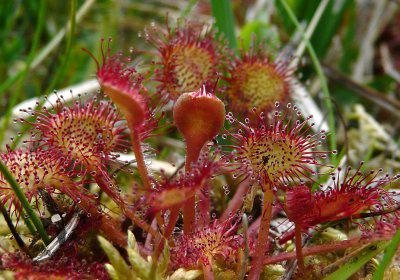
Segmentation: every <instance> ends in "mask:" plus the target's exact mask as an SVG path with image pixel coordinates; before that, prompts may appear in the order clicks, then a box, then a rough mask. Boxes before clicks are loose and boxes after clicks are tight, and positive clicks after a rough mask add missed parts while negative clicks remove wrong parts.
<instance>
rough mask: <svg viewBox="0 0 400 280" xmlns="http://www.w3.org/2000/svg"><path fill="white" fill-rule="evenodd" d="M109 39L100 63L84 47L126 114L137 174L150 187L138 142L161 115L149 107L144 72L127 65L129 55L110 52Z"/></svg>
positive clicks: (107, 91)
mask: <svg viewBox="0 0 400 280" xmlns="http://www.w3.org/2000/svg"><path fill="white" fill-rule="evenodd" d="M110 42H111V39H110V40H109V41H108V45H107V48H106V49H104V40H102V41H101V54H102V61H101V64H100V63H99V61H98V60H97V59H96V58H95V57H94V55H93V54H92V53H91V52H89V51H87V50H85V51H86V52H87V53H89V55H90V56H91V57H92V58H93V59H94V61H95V62H96V65H97V79H98V81H99V83H100V86H101V88H102V90H103V91H104V93H105V94H107V95H108V96H109V97H110V98H111V100H112V101H113V102H114V103H115V105H116V106H117V107H118V108H119V109H120V110H121V112H122V113H123V115H124V116H125V118H126V121H127V124H128V127H129V129H130V134H131V145H132V150H133V152H134V154H135V157H136V161H137V165H138V169H139V173H140V176H141V178H142V181H143V184H144V185H145V187H146V188H147V189H150V188H151V186H150V181H149V175H148V171H147V168H146V164H145V162H144V156H143V151H142V147H141V142H142V141H143V140H144V139H145V138H147V137H149V135H150V133H151V132H152V131H153V130H154V129H155V128H156V127H157V125H158V123H159V121H160V118H157V117H156V109H155V108H153V107H152V106H153V105H152V102H151V100H150V98H149V97H148V95H147V90H146V89H145V87H144V86H143V83H142V82H143V76H142V75H141V74H139V73H138V72H137V71H136V68H135V67H134V66H130V65H129V64H130V63H131V58H130V57H127V58H124V57H123V55H122V53H117V54H115V55H111V53H110V52H111V50H110ZM160 103H161V102H160Z"/></svg>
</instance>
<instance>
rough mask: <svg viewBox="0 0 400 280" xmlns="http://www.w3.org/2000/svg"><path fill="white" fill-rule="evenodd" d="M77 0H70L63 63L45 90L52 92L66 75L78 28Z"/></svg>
mask: <svg viewBox="0 0 400 280" xmlns="http://www.w3.org/2000/svg"><path fill="white" fill-rule="evenodd" d="M77 5H78V4H77V0H70V12H69V32H68V34H67V43H66V47H65V54H64V57H63V58H62V62H61V65H60V66H59V67H57V69H58V71H57V72H56V73H55V75H54V78H53V80H52V82H51V83H50V85H49V86H48V88H47V90H45V92H50V91H52V90H53V89H54V87H55V86H57V84H58V83H59V81H60V80H62V78H63V77H64V76H65V73H66V72H67V70H68V67H67V64H68V61H69V58H70V56H71V49H72V43H73V41H74V35H75V30H76V10H77Z"/></svg>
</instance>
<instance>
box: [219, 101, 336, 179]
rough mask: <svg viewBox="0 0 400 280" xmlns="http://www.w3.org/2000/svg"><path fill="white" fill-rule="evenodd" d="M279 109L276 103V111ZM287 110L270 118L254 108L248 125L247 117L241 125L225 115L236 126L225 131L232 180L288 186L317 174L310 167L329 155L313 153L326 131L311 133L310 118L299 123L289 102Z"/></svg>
mask: <svg viewBox="0 0 400 280" xmlns="http://www.w3.org/2000/svg"><path fill="white" fill-rule="evenodd" d="M278 107H279V103H276V105H275V108H278ZM287 109H288V110H287V111H284V113H282V112H281V111H274V112H273V115H272V117H268V116H266V115H265V114H264V113H263V112H261V113H259V114H258V113H257V112H256V110H255V109H253V113H254V114H255V115H256V117H257V119H256V120H255V121H254V122H251V121H250V120H249V119H248V118H246V119H245V122H244V123H242V122H240V121H238V120H237V119H235V118H234V117H233V115H232V113H228V115H227V119H228V121H229V122H230V123H231V124H233V125H235V126H236V127H239V128H238V130H237V131H236V132H228V135H229V136H230V139H231V140H232V145H230V146H227V147H228V148H231V149H232V151H231V152H230V153H228V154H227V155H225V158H226V159H227V161H228V162H229V164H230V166H231V168H232V171H233V172H234V175H235V177H237V176H239V177H241V178H242V180H245V179H248V178H249V179H251V180H252V181H253V182H255V181H258V182H259V183H260V184H261V185H263V184H265V183H268V184H271V185H272V186H274V187H287V186H288V185H289V184H290V183H292V182H299V181H300V182H301V181H304V180H305V179H311V175H316V171H315V169H314V168H313V166H315V167H318V166H320V165H321V164H320V163H319V162H318V161H317V158H318V157H320V158H326V157H327V155H328V154H329V152H325V151H318V150H316V148H317V147H319V146H320V145H321V144H322V140H324V139H325V137H326V136H325V132H324V131H320V132H318V133H313V132H312V131H311V130H312V127H313V126H314V123H311V124H310V123H309V121H310V120H311V118H312V116H310V117H307V118H306V119H305V120H301V113H300V112H299V111H298V109H297V107H296V106H292V105H291V104H290V103H289V104H288V105H287ZM222 137H223V138H227V135H226V134H224V135H223V136H222ZM333 153H336V152H335V151H334V152H333Z"/></svg>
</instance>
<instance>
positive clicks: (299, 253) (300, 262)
mask: <svg viewBox="0 0 400 280" xmlns="http://www.w3.org/2000/svg"><path fill="white" fill-rule="evenodd" d="M295 242H296V257H297V265H298V266H299V269H300V270H301V271H304V258H303V242H302V239H301V228H300V226H299V225H298V224H295Z"/></svg>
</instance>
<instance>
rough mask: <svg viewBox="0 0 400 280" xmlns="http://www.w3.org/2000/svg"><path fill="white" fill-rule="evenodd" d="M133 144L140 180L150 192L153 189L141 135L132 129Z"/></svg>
mask: <svg viewBox="0 0 400 280" xmlns="http://www.w3.org/2000/svg"><path fill="white" fill-rule="evenodd" d="M131 144H132V151H133V153H134V154H135V158H136V164H137V167H138V171H139V175H140V178H141V179H142V182H143V186H144V187H145V188H146V189H148V190H149V189H150V188H151V183H150V180H149V173H148V171H147V167H146V163H145V162H144V156H143V151H142V147H141V144H140V139H139V135H138V133H137V132H136V131H135V130H134V129H131Z"/></svg>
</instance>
